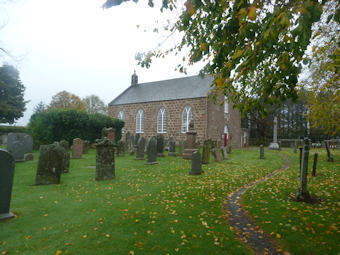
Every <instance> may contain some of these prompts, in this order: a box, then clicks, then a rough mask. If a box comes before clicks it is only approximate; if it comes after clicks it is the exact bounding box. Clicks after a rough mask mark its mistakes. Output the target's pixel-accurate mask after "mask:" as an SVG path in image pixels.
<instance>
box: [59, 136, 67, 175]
mask: <svg viewBox="0 0 340 255" xmlns="http://www.w3.org/2000/svg"><path fill="white" fill-rule="evenodd" d="M59 145H60V146H61V147H63V148H64V159H63V173H69V172H70V153H69V143H68V141H66V140H61V141H60V142H59Z"/></svg>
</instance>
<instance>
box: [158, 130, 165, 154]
mask: <svg viewBox="0 0 340 255" xmlns="http://www.w3.org/2000/svg"><path fill="white" fill-rule="evenodd" d="M164 156H165V155H164V136H163V135H162V134H158V135H157V157H164Z"/></svg>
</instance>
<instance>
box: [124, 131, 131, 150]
mask: <svg viewBox="0 0 340 255" xmlns="http://www.w3.org/2000/svg"><path fill="white" fill-rule="evenodd" d="M130 138H131V133H130V132H127V133H126V135H125V151H130V147H129V146H130V145H129V143H130Z"/></svg>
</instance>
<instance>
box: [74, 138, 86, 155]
mask: <svg viewBox="0 0 340 255" xmlns="http://www.w3.org/2000/svg"><path fill="white" fill-rule="evenodd" d="M82 155H83V140H81V139H80V138H75V139H73V145H72V158H81V157H82Z"/></svg>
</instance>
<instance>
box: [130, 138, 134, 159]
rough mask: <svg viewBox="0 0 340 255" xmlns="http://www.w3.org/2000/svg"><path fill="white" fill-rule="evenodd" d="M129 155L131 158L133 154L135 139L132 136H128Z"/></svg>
mask: <svg viewBox="0 0 340 255" xmlns="http://www.w3.org/2000/svg"><path fill="white" fill-rule="evenodd" d="M129 153H130V155H131V156H132V155H134V154H135V137H134V136H133V135H131V136H130V140H129Z"/></svg>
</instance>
